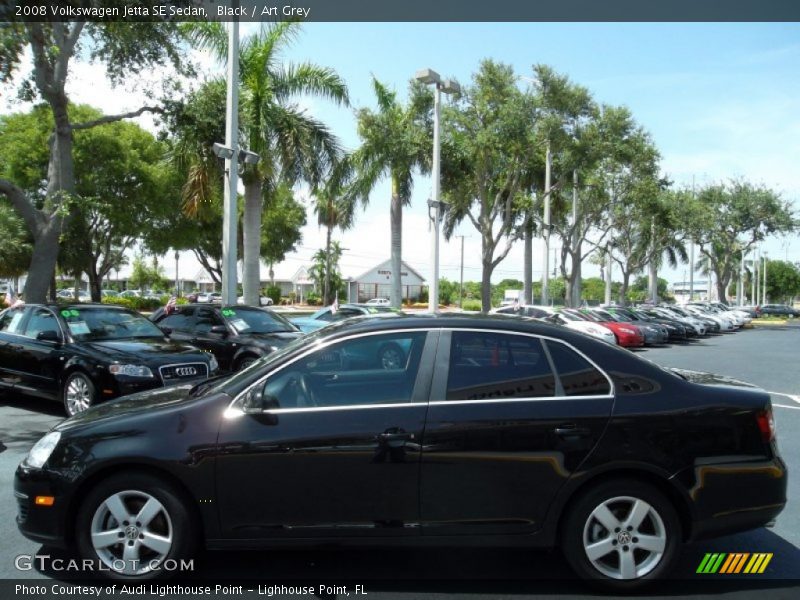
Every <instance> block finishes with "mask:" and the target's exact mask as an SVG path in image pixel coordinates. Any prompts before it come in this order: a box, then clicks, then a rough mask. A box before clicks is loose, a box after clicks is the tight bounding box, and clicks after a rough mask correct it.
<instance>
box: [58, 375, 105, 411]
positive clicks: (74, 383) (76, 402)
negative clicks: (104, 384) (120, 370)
mask: <svg viewBox="0 0 800 600" xmlns="http://www.w3.org/2000/svg"><path fill="white" fill-rule="evenodd" d="M61 395H62V399H63V401H64V410H65V411H66V413H67V416H68V417H71V416H73V415H77V414H78V413H81V412H83V411H85V410H86V409H87V408H89V407H90V406H92V405H93V404H94V403H95V402H96V401H97V388H96V387H95V385H94V383H93V382H92V380H91V379H90V378H89V376H88V375H86V374H85V373H81V372H80V371H77V372H75V373H71V374H70V375H69V377H67V379H66V380H65V381H64V386H63V388H62V390H61Z"/></svg>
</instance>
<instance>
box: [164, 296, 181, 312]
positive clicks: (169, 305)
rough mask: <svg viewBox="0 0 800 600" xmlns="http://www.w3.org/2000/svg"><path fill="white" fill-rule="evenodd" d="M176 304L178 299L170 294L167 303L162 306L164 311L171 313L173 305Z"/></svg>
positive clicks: (173, 308)
mask: <svg viewBox="0 0 800 600" xmlns="http://www.w3.org/2000/svg"><path fill="white" fill-rule="evenodd" d="M177 304H178V299H177V298H176V297H175V296H170V298H169V300H168V301H167V305H166V306H165V307H164V313H165V314H168V315H171V314H172V311H174V310H175V306H176V305H177Z"/></svg>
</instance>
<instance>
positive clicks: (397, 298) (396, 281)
mask: <svg viewBox="0 0 800 600" xmlns="http://www.w3.org/2000/svg"><path fill="white" fill-rule="evenodd" d="M391 222H392V241H391V249H392V294H391V296H392V297H391V302H392V306H394V307H395V308H401V307H402V305H403V290H402V283H401V281H402V279H401V278H402V264H401V260H402V253H403V201H402V198H400V182H399V181H398V180H397V177H395V176H392V205H391ZM432 283H433V282H428V299H429V301H430V286H431V284H432Z"/></svg>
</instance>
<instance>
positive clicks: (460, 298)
mask: <svg viewBox="0 0 800 600" xmlns="http://www.w3.org/2000/svg"><path fill="white" fill-rule="evenodd" d="M456 237H460V238H461V277H460V278H459V280H458V308H463V307H464V236H463V235H457V236H456Z"/></svg>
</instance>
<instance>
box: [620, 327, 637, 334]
mask: <svg viewBox="0 0 800 600" xmlns="http://www.w3.org/2000/svg"><path fill="white" fill-rule="evenodd" d="M619 330H620V331H621V332H622V333H627V334H629V335H635V334H636V330H635V329H628V328H627V327H620V328H619Z"/></svg>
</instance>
